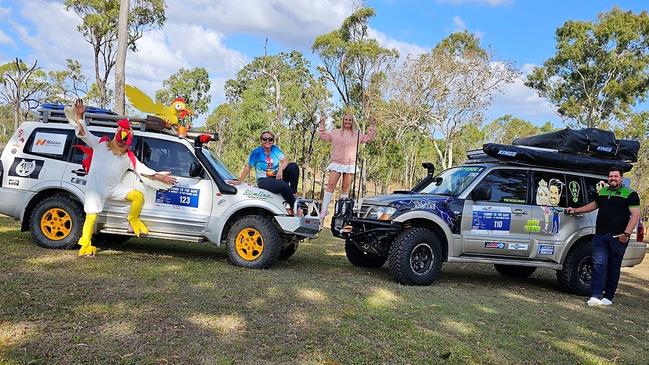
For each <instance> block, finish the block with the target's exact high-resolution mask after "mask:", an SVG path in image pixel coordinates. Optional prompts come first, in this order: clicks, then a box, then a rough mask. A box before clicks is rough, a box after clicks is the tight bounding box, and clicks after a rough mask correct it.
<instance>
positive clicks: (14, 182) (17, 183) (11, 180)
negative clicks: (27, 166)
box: [9, 179, 20, 186]
mask: <svg viewBox="0 0 649 365" xmlns="http://www.w3.org/2000/svg"><path fill="white" fill-rule="evenodd" d="M19 184H20V182H19V181H18V180H14V179H9V185H10V186H18V185H19Z"/></svg>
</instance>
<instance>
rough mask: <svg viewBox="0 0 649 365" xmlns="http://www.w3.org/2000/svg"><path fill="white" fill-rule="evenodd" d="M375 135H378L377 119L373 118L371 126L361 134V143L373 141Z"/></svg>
mask: <svg viewBox="0 0 649 365" xmlns="http://www.w3.org/2000/svg"><path fill="white" fill-rule="evenodd" d="M375 137H376V119H374V118H372V119H371V120H370V127H369V128H368V129H367V133H366V134H363V135H361V143H369V142H372V141H373V140H374V138H375Z"/></svg>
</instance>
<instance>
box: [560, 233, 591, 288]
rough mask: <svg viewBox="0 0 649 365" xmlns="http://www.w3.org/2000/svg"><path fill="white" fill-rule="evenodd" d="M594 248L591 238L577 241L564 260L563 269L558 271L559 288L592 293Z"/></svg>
mask: <svg viewBox="0 0 649 365" xmlns="http://www.w3.org/2000/svg"><path fill="white" fill-rule="evenodd" d="M592 255H593V248H592V243H591V241H590V240H584V241H580V242H578V243H576V244H575V245H574V246H572V248H571V249H570V251H569V252H568V255H566V259H565V260H564V262H563V269H562V270H558V271H557V281H558V282H559V288H561V290H563V291H566V292H568V293H573V294H577V295H590V280H591V271H592V268H593V258H592Z"/></svg>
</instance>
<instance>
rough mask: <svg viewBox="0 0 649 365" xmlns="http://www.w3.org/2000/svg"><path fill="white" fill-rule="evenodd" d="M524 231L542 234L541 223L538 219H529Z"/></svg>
mask: <svg viewBox="0 0 649 365" xmlns="http://www.w3.org/2000/svg"><path fill="white" fill-rule="evenodd" d="M523 230H524V231H525V232H528V233H538V232H541V222H540V221H539V220H538V219H528V220H527V224H525V226H523Z"/></svg>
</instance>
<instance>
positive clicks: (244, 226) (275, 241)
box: [227, 215, 282, 269]
mask: <svg viewBox="0 0 649 365" xmlns="http://www.w3.org/2000/svg"><path fill="white" fill-rule="evenodd" d="M227 241H228V259H229V260H230V262H232V263H233V264H235V265H237V266H243V267H248V268H252V269H264V268H268V267H271V266H273V265H274V264H275V263H276V262H277V260H278V259H279V255H280V252H281V250H282V237H281V236H280V234H279V232H278V230H277V228H276V227H275V225H274V224H273V222H272V221H271V220H270V219H268V218H267V217H265V216H263V215H247V216H244V217H241V218H240V219H239V220H237V221H236V222H235V223H234V224H233V225H232V227H230V230H229V232H228V238H227Z"/></svg>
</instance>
